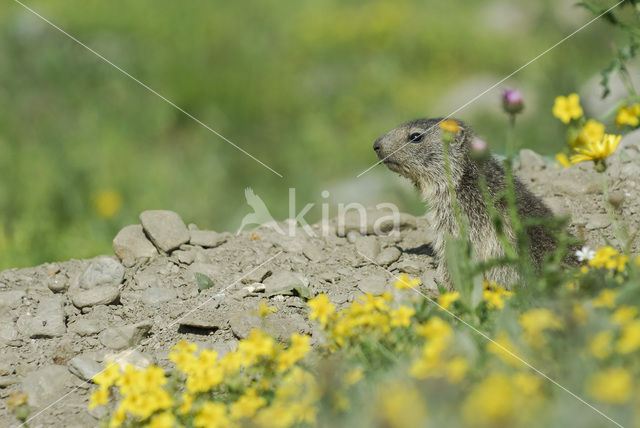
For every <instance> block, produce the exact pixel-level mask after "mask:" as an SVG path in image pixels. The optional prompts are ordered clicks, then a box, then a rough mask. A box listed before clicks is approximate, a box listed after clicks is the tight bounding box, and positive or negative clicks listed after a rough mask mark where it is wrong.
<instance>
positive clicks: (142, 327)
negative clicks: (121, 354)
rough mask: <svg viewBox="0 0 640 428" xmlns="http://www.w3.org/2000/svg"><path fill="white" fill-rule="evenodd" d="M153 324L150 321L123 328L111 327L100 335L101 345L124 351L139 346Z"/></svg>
mask: <svg viewBox="0 0 640 428" xmlns="http://www.w3.org/2000/svg"><path fill="white" fill-rule="evenodd" d="M151 326H152V324H151V323H150V322H148V321H143V322H139V323H137V324H133V325H125V326H121V327H110V328H108V329H106V330H104V331H102V332H101V333H100V334H99V335H98V339H99V340H100V343H102V344H103V345H104V346H106V347H107V348H110V349H116V350H118V349H124V348H128V347H130V346H134V345H137V344H138V343H140V341H141V340H142V339H143V338H144V337H145V335H146V334H147V333H149V330H151Z"/></svg>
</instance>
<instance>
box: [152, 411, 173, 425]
mask: <svg viewBox="0 0 640 428" xmlns="http://www.w3.org/2000/svg"><path fill="white" fill-rule="evenodd" d="M175 426H176V417H175V416H173V414H171V413H169V412H162V413H158V414H157V415H154V416H153V417H152V418H151V420H150V421H149V425H147V428H173V427H175Z"/></svg>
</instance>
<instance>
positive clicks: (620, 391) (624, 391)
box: [587, 367, 633, 404]
mask: <svg viewBox="0 0 640 428" xmlns="http://www.w3.org/2000/svg"><path fill="white" fill-rule="evenodd" d="M587 389H588V390H589V393H590V394H591V395H592V396H593V397H594V398H595V399H597V400H599V401H602V402H603V403H611V404H623V403H626V402H627V401H628V400H629V398H630V396H631V392H632V390H633V384H632V379H631V375H630V374H629V372H628V371H627V370H625V369H623V368H622V367H611V368H609V369H606V370H603V371H601V372H599V373H597V374H596V375H594V376H593V377H592V378H591V379H589V381H588V383H587Z"/></svg>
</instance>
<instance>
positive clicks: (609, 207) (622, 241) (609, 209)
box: [600, 172, 628, 251]
mask: <svg viewBox="0 0 640 428" xmlns="http://www.w3.org/2000/svg"><path fill="white" fill-rule="evenodd" d="M600 174H601V175H602V197H603V199H604V206H605V209H606V210H607V214H609V219H610V220H611V227H612V228H613V233H614V234H615V235H616V238H617V239H618V242H619V243H620V244H621V245H622V248H624V250H625V251H627V250H628V248H627V240H626V239H623V238H622V236H621V233H620V228H619V227H618V222H617V221H616V216H615V214H614V212H613V206H612V205H611V203H610V202H609V186H608V185H607V175H606V173H605V172H602V173H600Z"/></svg>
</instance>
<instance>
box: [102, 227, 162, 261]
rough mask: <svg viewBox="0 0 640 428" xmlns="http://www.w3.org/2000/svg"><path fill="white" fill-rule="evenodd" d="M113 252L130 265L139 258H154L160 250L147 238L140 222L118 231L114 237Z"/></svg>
mask: <svg viewBox="0 0 640 428" xmlns="http://www.w3.org/2000/svg"><path fill="white" fill-rule="evenodd" d="M113 252H114V253H115V254H116V256H118V258H119V259H120V260H122V262H123V263H125V264H126V265H128V266H133V264H134V263H135V260H137V259H142V258H152V257H155V256H157V255H158V250H156V247H154V246H153V244H152V243H151V242H150V241H149V240H148V239H147V237H146V235H145V234H144V230H143V229H142V226H141V225H139V224H132V225H130V226H125V227H124V228H123V229H122V230H121V231H120V232H118V234H117V235H116V237H115V238H113Z"/></svg>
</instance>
